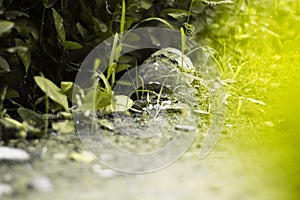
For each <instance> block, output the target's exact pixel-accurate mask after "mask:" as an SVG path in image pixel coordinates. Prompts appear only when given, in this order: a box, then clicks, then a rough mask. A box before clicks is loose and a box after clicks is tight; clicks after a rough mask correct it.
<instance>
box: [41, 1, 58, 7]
mask: <svg viewBox="0 0 300 200" xmlns="http://www.w3.org/2000/svg"><path fill="white" fill-rule="evenodd" d="M42 2H43V4H44V7H45V8H51V7H52V6H53V5H54V4H55V3H56V2H57V0H42Z"/></svg>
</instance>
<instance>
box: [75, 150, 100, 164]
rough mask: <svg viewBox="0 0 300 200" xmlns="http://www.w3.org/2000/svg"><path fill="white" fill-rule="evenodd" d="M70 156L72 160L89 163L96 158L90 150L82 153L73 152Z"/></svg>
mask: <svg viewBox="0 0 300 200" xmlns="http://www.w3.org/2000/svg"><path fill="white" fill-rule="evenodd" d="M70 158H71V159H72V160H75V161H78V162H85V163H89V162H92V161H94V160H95V156H94V155H92V153H91V152H89V151H82V152H80V153H77V152H72V153H71V155H70Z"/></svg>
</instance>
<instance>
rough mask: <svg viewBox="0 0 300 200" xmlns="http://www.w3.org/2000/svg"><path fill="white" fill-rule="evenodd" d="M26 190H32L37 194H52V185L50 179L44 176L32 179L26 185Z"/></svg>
mask: <svg viewBox="0 0 300 200" xmlns="http://www.w3.org/2000/svg"><path fill="white" fill-rule="evenodd" d="M28 188H30V189H33V190H35V191H37V192H52V191H53V185H52V183H51V181H50V179H49V178H48V177H46V176H37V177H34V178H33V179H32V180H31V181H30V183H29V184H28Z"/></svg>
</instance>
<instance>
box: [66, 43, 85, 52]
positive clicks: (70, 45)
mask: <svg viewBox="0 0 300 200" xmlns="http://www.w3.org/2000/svg"><path fill="white" fill-rule="evenodd" d="M64 48H65V50H77V49H82V46H81V44H79V43H77V42H73V41H65V42H64Z"/></svg>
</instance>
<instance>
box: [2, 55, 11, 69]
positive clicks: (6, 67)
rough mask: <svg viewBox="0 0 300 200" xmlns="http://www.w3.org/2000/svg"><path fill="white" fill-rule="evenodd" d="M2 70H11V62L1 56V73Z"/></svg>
mask: <svg viewBox="0 0 300 200" xmlns="http://www.w3.org/2000/svg"><path fill="white" fill-rule="evenodd" d="M1 72H10V68H9V64H8V62H7V61H6V60H5V58H3V57H2V56H0V73H1Z"/></svg>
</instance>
